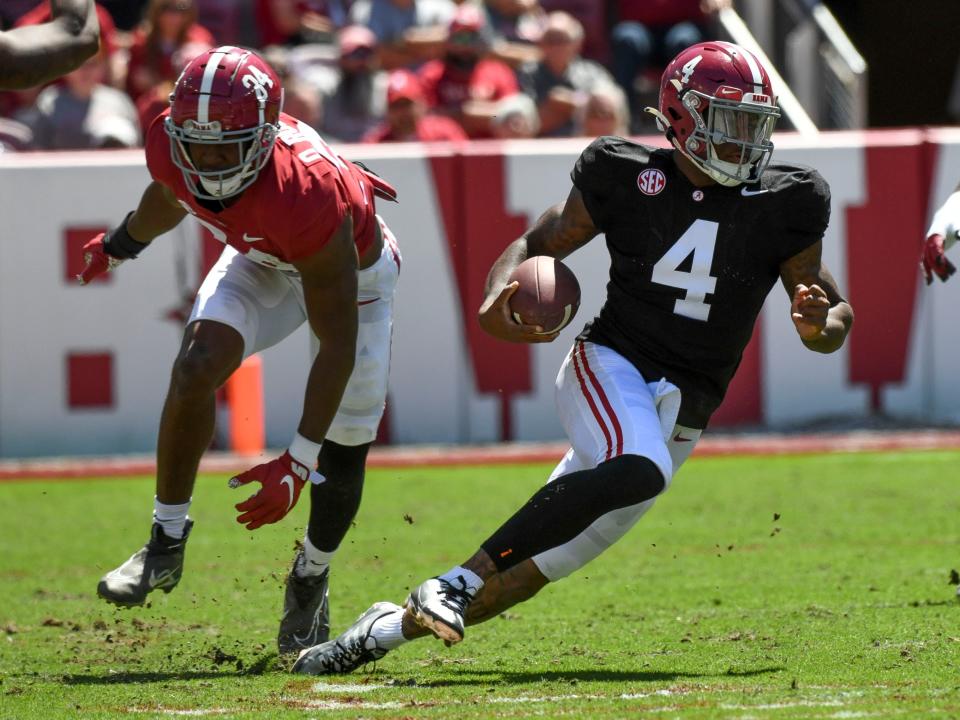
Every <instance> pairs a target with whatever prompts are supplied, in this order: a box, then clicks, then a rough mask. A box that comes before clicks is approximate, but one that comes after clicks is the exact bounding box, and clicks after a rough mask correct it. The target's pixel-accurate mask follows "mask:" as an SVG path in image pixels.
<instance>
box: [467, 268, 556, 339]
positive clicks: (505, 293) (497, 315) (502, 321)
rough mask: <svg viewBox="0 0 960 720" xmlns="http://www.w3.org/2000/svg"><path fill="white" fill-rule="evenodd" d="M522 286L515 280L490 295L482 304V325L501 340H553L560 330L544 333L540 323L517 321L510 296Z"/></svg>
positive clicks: (486, 330) (480, 318) (480, 316)
mask: <svg viewBox="0 0 960 720" xmlns="http://www.w3.org/2000/svg"><path fill="white" fill-rule="evenodd" d="M518 287H520V283H518V282H516V281H514V282H512V283H510V284H508V285H506V286H505V287H504V288H503V290H501V291H500V292H499V294H497V295H493V294H491V295H488V296H487V298H486V300H484V301H483V305H481V306H480V314H479V320H480V327H482V328H483V329H484V331H485V332H487V333H488V334H490V335H493V336H494V337H495V338H498V339H499V340H506V341H507V342H517V343H542V342H553V341H554V340H556V339H557V336H558V335H559V334H560V333H559V332H554V333H544V332H543V328H542V327H540V326H539V325H525V324H523V323H519V322H517V321H516V320H515V319H514V318H513V313H512V312H511V311H510V297H511V296H512V295H513V294H514V293H515V292H516V291H517V288H518Z"/></svg>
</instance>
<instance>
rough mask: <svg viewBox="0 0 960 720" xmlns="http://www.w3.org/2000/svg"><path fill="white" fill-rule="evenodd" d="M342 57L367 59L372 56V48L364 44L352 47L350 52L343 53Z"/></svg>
mask: <svg viewBox="0 0 960 720" xmlns="http://www.w3.org/2000/svg"><path fill="white" fill-rule="evenodd" d="M343 57H345V58H347V59H349V60H369V59H370V58H372V57H373V48H370V47H364V46H361V47H358V48H354V49H353V50H351V51H350V52H348V53H344V54H343Z"/></svg>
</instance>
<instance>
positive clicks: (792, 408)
mask: <svg viewBox="0 0 960 720" xmlns="http://www.w3.org/2000/svg"><path fill="white" fill-rule="evenodd" d="M642 140H643V141H644V142H650V141H652V139H650V138H644V139H642ZM585 145H586V140H585V139H583V138H580V139H576V140H557V141H552V140H551V141H536V142H527V141H511V142H493V141H488V142H486V143H475V144H470V145H463V146H461V145H447V146H442V147H441V146H429V145H419V144H404V143H400V144H395V145H390V146H354V147H347V148H343V149H342V150H341V151H342V152H343V154H344V156H345V157H356V158H358V159H361V160H364V161H366V162H369V163H370V165H371V167H374V168H376V169H377V170H378V172H382V173H383V174H384V176H385V177H388V178H389V179H390V180H391V181H393V182H394V183H395V184H396V185H397V186H398V189H399V190H400V202H399V203H396V204H394V203H380V204H378V206H377V209H378V212H379V213H380V214H381V215H382V216H383V218H384V219H385V221H386V222H387V223H388V224H389V225H390V227H391V228H392V229H393V231H394V232H395V233H396V235H397V238H398V240H399V244H400V247H401V251H402V253H403V256H404V263H403V271H402V273H401V277H400V284H399V289H398V295H397V304H396V316H395V325H394V335H393V348H394V354H393V359H392V364H391V378H390V397H391V403H390V409H389V416H388V420H386V421H385V423H384V429H387V430H388V432H387V433H386V435H388V437H389V438H390V439H391V440H393V441H395V442H399V443H464V442H465V443H478V442H482V443H488V442H492V441H495V440H498V439H506V438H512V439H517V440H532V441H552V440H559V439H561V438H562V428H561V426H560V423H559V420H558V418H557V416H556V411H555V407H554V400H553V391H554V381H555V377H556V372H557V369H558V367H559V366H560V363H561V362H562V359H563V356H564V355H565V354H566V352H567V351H568V350H569V347H570V344H571V342H572V340H573V338H574V337H575V335H576V334H577V332H578V331H579V329H580V328H582V327H583V323H585V322H586V321H588V320H589V319H590V318H591V317H592V316H593V315H594V314H595V313H596V312H597V311H598V310H599V307H600V304H601V302H602V299H603V297H604V288H605V283H606V280H607V275H608V268H609V257H608V254H607V252H606V250H605V248H604V244H603V241H602V240H600V239H598V240H597V241H595V242H592V243H590V244H588V246H586V247H584V248H582V249H581V250H578V251H577V252H576V253H574V254H573V255H571V256H570V257H569V258H568V259H567V260H568V264H569V266H570V267H571V269H573V270H574V272H575V273H576V274H577V276H578V278H579V279H580V281H581V287H582V288H583V289H584V294H583V298H582V303H583V304H582V306H581V310H580V313H579V315H578V317H577V318H576V320H575V321H574V323H573V325H571V326H570V327H569V328H567V329H565V330H564V331H563V333H562V334H561V337H560V338H559V339H558V340H557V342H554V343H550V344H540V345H532V346H515V345H510V344H507V343H501V342H498V341H496V340H493V339H492V338H489V337H487V336H486V335H485V334H484V333H483V332H482V331H481V330H480V328H479V326H478V324H477V321H476V313H477V309H478V306H479V303H480V301H481V298H482V295H483V292H482V291H483V286H484V283H485V279H486V274H487V272H488V270H489V267H490V265H491V263H492V262H493V261H494V259H495V258H496V257H497V256H498V255H499V253H500V252H501V251H502V249H503V248H504V247H505V246H506V245H507V244H508V243H509V242H511V241H512V240H514V239H515V238H516V237H518V236H519V235H520V233H521V232H523V230H524V229H525V228H526V227H527V226H528V225H529V223H531V222H532V221H533V220H534V219H535V218H536V217H537V216H538V215H539V214H540V213H541V212H543V210H544V209H546V208H547V207H549V206H550V205H551V204H553V203H556V202H558V201H560V200H562V199H563V198H564V197H566V194H567V193H568V191H569V189H570V179H569V171H570V168H571V167H572V166H573V164H574V162H575V161H576V158H577V156H578V154H579V153H580V152H581V151H582V149H583V147H584V146H585ZM777 153H778V155H779V157H780V158H781V159H783V160H785V161H787V162H793V161H796V162H799V163H807V164H810V165H813V166H814V167H816V168H818V169H819V170H820V171H821V173H822V174H823V175H824V177H825V178H826V179H827V180H828V181H829V183H830V185H831V190H832V195H833V200H832V203H833V214H832V220H831V224H830V228H829V229H828V231H827V236H826V237H825V240H824V258H825V261H826V262H827V264H828V265H829V267H830V268H831V270H833V271H834V273H835V275H836V278H837V281H838V283H839V285H840V286H841V288H843V290H844V291H845V292H846V293H847V294H848V296H849V297H850V299H851V301H852V302H853V305H854V309H855V312H856V322H855V324H854V329H853V333H852V335H851V337H850V339H849V342H848V343H847V345H846V346H845V347H844V348H842V349H841V350H840V351H839V352H837V353H833V354H829V355H821V354H818V353H810V352H809V351H807V350H806V349H805V348H804V347H803V346H802V343H800V342H799V340H798V339H797V337H796V333H795V331H794V328H793V327H792V324H791V323H790V319H789V300H788V298H787V295H786V294H785V293H784V292H783V288H782V287H781V286H780V285H779V284H777V285H775V287H774V288H773V290H772V291H771V293H770V296H769V299H768V301H767V303H766V305H765V306H764V308H763V311H762V313H761V315H760V317H759V318H758V325H757V328H756V329H755V332H754V337H753V338H752V340H751V342H750V344H749V345H748V346H747V350H746V352H745V354H744V357H743V360H742V363H741V366H740V369H739V371H738V373H737V375H736V377H735V378H734V380H733V382H732V384H731V387H730V388H729V391H728V393H727V399H726V401H725V402H724V404H723V405H722V406H721V408H720V409H719V410H718V412H717V413H716V415H715V417H714V419H713V423H712V426H713V427H721V426H724V427H736V426H740V427H743V426H752V427H762V426H767V427H773V428H777V429H780V428H789V427H796V426H802V427H806V428H810V427H815V426H816V423H818V422H819V421H820V420H821V419H822V418H824V417H829V418H838V417H842V418H854V419H856V418H866V417H868V416H870V415H872V414H875V413H878V412H880V413H884V414H886V415H888V416H892V417H895V418H904V419H905V420H906V419H908V420H909V421H910V422H917V421H923V420H928V421H931V422H937V423H946V422H954V421H960V385H958V383H957V382H956V377H957V376H958V375H960V324H958V323H957V322H956V308H957V307H960V279H958V278H954V279H953V280H951V281H950V282H948V283H940V282H937V283H935V284H934V285H932V286H931V287H929V288H928V287H925V286H924V285H923V284H922V283H921V282H919V280H918V278H919V277H920V275H919V271H918V268H917V251H918V249H919V245H920V242H921V238H922V235H923V232H924V229H925V228H924V226H925V225H926V223H927V221H928V218H929V215H930V213H931V212H932V211H933V209H935V207H936V206H937V205H938V204H939V203H940V202H942V201H943V200H944V199H945V198H946V197H947V195H949V193H950V192H952V191H953V190H954V188H955V187H956V186H957V182H958V179H960V130H951V129H945V128H942V129H932V130H920V129H917V130H905V131H877V132H865V133H823V134H821V135H820V136H818V137H817V138H816V139H815V140H809V139H806V138H801V137H798V136H791V135H790V134H785V135H783V136H781V137H780V138H779V139H778V149H777ZM149 180H150V178H149V174H148V173H147V171H146V169H145V167H144V165H143V155H142V153H141V152H135V151H129V152H128V151H117V152H111V153H102V152H89V153H84V152H78V153H64V154H54V153H21V154H5V155H0V187H2V188H3V189H4V190H3V192H0V215H2V216H3V217H4V220H5V222H4V232H3V233H2V237H0V427H2V428H3V432H2V433H0V457H27V456H31V455H36V454H40V453H53V454H58V455H70V454H75V453H99V454H107V453H126V452H149V451H150V450H152V449H153V447H154V445H155V442H156V427H157V421H158V418H159V415H160V412H161V410H162V405H163V398H164V395H165V392H166V388H167V384H168V378H169V373H170V366H171V363H172V362H173V359H174V358H175V357H176V354H177V350H178V347H179V344H180V341H181V336H182V325H183V321H184V320H185V317H186V312H188V311H189V307H190V304H191V297H190V294H191V291H192V290H193V289H194V286H195V285H196V284H197V282H198V277H199V276H198V273H197V269H198V268H203V269H206V268H207V267H209V266H210V264H212V262H213V261H214V260H215V259H216V257H217V256H218V255H219V253H220V251H221V250H222V245H221V244H220V243H219V242H217V241H216V240H215V239H212V238H210V237H204V236H205V235H206V233H204V232H203V228H202V227H201V226H199V225H198V224H196V223H195V222H194V221H193V220H191V219H187V220H186V221H185V222H184V223H183V224H182V225H181V226H180V227H178V228H177V229H176V230H174V231H172V232H171V233H169V234H168V236H165V237H164V238H158V241H157V242H154V243H152V244H151V246H150V248H149V250H148V251H147V252H144V253H143V255H142V256H141V258H140V259H138V260H136V261H135V262H127V263H124V264H123V266H122V267H121V268H118V270H117V271H116V272H114V273H112V274H111V275H110V276H109V278H110V279H109V281H108V282H101V283H95V284H93V285H92V286H90V287H80V286H78V285H76V284H75V283H74V282H73V275H74V274H75V273H76V272H77V271H79V268H80V266H81V265H82V258H81V255H82V251H81V249H82V246H83V243H85V242H86V241H87V240H89V238H90V237H92V236H93V235H94V234H96V232H98V231H100V230H102V229H103V228H105V227H108V226H112V225H114V224H116V222H119V220H120V219H122V218H123V216H124V215H125V214H126V213H127V212H129V211H130V209H131V208H133V207H136V203H137V201H138V199H139V197H140V195H141V193H142V190H143V188H144V187H145V186H146V184H147V183H148V182H149ZM104 188H110V192H104ZM37 197H50V198H55V199H56V202H51V203H47V204H46V205H45V206H44V212H42V213H37V212H36V203H35V199H36V198H37ZM24 238H27V239H29V240H30V242H24V241H21V239H24ZM957 252H960V251H957V250H953V251H951V255H953V256H955V257H954V260H955V262H956V261H957V260H956V253H957ZM24 268H29V269H30V272H24ZM200 275H202V273H200ZM171 320H174V321H175V322H171ZM38 327H41V328H44V332H43V334H42V336H41V338H40V339H38V338H37V336H36V328H38ZM71 357H72V359H70V358H71ZM312 357H313V355H312V350H311V346H310V338H309V332H308V330H307V329H306V328H304V329H302V331H298V333H297V334H296V335H295V337H293V338H291V339H290V340H289V341H284V342H283V343H280V344H279V345H278V346H277V347H275V348H271V349H270V350H268V351H265V352H264V353H263V371H264V402H265V416H266V430H267V443H268V445H274V446H276V447H279V446H281V445H283V444H284V443H286V442H288V441H289V437H290V435H291V434H292V432H294V431H295V429H296V423H297V422H298V420H299V413H300V408H301V407H302V405H301V403H302V400H303V385H304V382H305V376H306V373H307V372H308V371H309V367H310V362H311V360H312Z"/></svg>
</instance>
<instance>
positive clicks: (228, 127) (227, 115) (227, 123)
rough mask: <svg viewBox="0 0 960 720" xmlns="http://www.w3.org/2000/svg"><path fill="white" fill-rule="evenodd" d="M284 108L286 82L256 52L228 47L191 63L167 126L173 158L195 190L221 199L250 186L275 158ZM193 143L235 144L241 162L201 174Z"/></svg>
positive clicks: (201, 195) (179, 84)
mask: <svg viewBox="0 0 960 720" xmlns="http://www.w3.org/2000/svg"><path fill="white" fill-rule="evenodd" d="M282 106H283V88H282V86H281V84H280V78H279V77H278V76H277V74H276V72H274V70H273V68H271V67H270V65H268V64H267V62H266V61H265V60H264V59H263V58H261V57H260V56H259V55H257V54H256V53H254V52H252V51H250V50H244V49H241V48H236V47H231V46H229V45H227V46H223V47H218V48H214V49H212V50H208V51H207V52H205V53H203V54H201V55H198V56H197V57H195V58H194V59H193V60H191V61H190V63H189V64H188V65H187V66H186V67H185V68H184V70H183V72H182V73H181V74H180V78H179V79H178V80H177V84H176V86H175V87H174V89H173V92H172V93H171V94H170V115H169V116H168V117H167V119H166V121H165V124H164V129H165V130H166V132H167V135H169V136H170V154H171V157H172V159H173V162H174V164H175V165H176V166H177V167H178V168H180V171H181V172H182V173H183V179H184V181H185V182H186V184H187V187H188V188H189V189H190V192H192V193H193V194H194V195H195V196H196V197H199V198H204V199H207V200H221V199H223V198H227V197H231V196H233V195H236V194H238V193H240V192H242V191H243V190H245V189H246V188H248V187H249V186H250V185H251V184H252V183H253V182H254V181H255V180H256V179H257V176H258V175H259V173H260V170H262V169H263V167H264V165H266V163H267V162H268V161H269V160H270V155H271V152H272V150H273V144H274V142H276V138H277V131H278V129H279V125H278V123H279V120H280V110H281V108H282ZM191 143H197V144H216V145H223V144H235V145H236V146H237V158H238V162H237V164H236V165H234V166H231V167H226V168H218V169H217V170H214V171H207V170H200V169H199V168H198V167H197V166H196V164H195V163H194V161H193V158H192V157H191V155H190V152H189V148H188V145H189V144H191Z"/></svg>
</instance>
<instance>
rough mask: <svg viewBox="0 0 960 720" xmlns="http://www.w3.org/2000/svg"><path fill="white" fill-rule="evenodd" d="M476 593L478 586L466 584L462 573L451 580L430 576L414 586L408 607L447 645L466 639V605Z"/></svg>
mask: <svg viewBox="0 0 960 720" xmlns="http://www.w3.org/2000/svg"><path fill="white" fill-rule="evenodd" d="M476 594H477V588H475V587H471V586H470V585H468V584H467V582H466V580H464V579H463V577H457V578H455V579H454V580H453V582H450V581H448V580H445V579H443V578H430V579H429V580H427V581H426V582H423V583H421V584H420V585H419V586H417V587H416V588H414V589H413V591H412V592H411V593H410V597H408V598H407V602H406V607H408V608H409V609H410V611H411V612H412V613H413V617H414V619H415V620H416V621H417V622H418V623H419V624H420V625H421V626H422V627H425V628H426V629H427V630H429V631H430V632H432V633H433V634H434V635H435V636H436V637H438V638H440V639H441V640H443V641H444V642H445V643H446V644H447V645H455V644H457V643H458V642H460V641H461V640H463V627H464V621H465V619H466V615H467V608H468V607H469V606H470V603H471V602H472V601H473V597H474V595H476Z"/></svg>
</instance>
